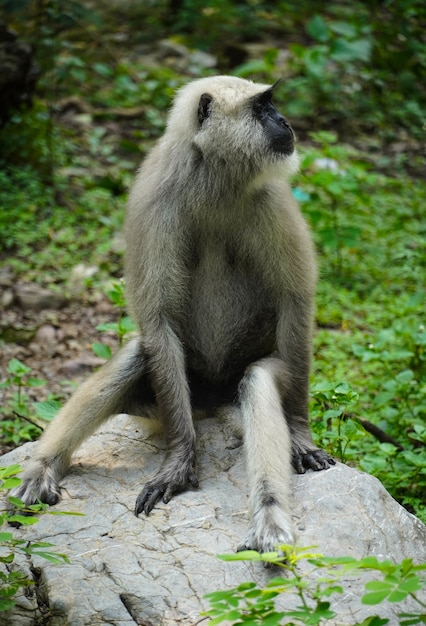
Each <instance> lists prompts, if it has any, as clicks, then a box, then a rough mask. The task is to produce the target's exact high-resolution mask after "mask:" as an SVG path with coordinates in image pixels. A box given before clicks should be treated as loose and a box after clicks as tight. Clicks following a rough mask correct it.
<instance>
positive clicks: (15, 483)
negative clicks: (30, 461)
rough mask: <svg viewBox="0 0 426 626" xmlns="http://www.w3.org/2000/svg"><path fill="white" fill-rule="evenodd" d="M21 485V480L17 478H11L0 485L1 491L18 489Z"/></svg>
mask: <svg viewBox="0 0 426 626" xmlns="http://www.w3.org/2000/svg"><path fill="white" fill-rule="evenodd" d="M21 483H22V480H21V479H20V478H17V477H11V478H7V479H6V480H5V481H4V482H3V484H2V486H1V487H2V489H13V488H14V487H19V485H20V484H21Z"/></svg>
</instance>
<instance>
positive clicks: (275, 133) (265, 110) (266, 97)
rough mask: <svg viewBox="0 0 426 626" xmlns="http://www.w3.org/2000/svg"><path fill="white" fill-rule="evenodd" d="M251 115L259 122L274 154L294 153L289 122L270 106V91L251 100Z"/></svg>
mask: <svg viewBox="0 0 426 626" xmlns="http://www.w3.org/2000/svg"><path fill="white" fill-rule="evenodd" d="M252 110H253V115H254V117H255V119H256V120H257V121H258V122H260V124H261V125H262V127H263V130H264V132H265V134H266V136H267V138H268V140H269V143H270V146H271V148H272V150H273V151H274V152H277V153H278V154H283V155H290V154H292V153H293V151H294V133H293V129H292V128H291V126H290V124H289V122H288V121H287V120H286V118H285V117H284V116H282V115H281V113H279V112H278V111H277V109H276V108H275V106H274V105H273V104H272V89H268V90H267V91H265V92H263V93H261V94H260V95H258V96H256V97H255V98H254V99H253V104H252Z"/></svg>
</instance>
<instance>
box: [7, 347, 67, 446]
mask: <svg viewBox="0 0 426 626" xmlns="http://www.w3.org/2000/svg"><path fill="white" fill-rule="evenodd" d="M7 372H8V377H7V378H6V380H4V381H3V382H1V383H0V388H2V389H8V390H9V391H10V393H9V394H8V397H7V399H6V402H4V403H3V405H2V407H1V409H0V414H3V418H2V419H1V420H0V432H1V436H2V440H3V442H4V443H14V444H19V443H21V442H22V441H28V440H32V439H35V438H36V437H37V436H38V435H39V434H40V430H43V422H40V421H39V419H38V418H40V419H41V420H43V421H50V420H52V419H53V417H54V416H55V415H56V413H57V411H58V410H59V408H60V406H61V403H60V402H58V401H57V400H55V399H54V398H50V399H48V400H46V401H44V402H33V401H32V400H31V399H30V397H29V396H28V393H27V392H26V390H29V389H32V388H33V387H41V386H44V385H45V384H46V381H45V380H41V379H39V378H34V377H33V376H31V368H30V367H28V366H27V365H25V364H24V363H22V362H21V361H19V359H16V358H13V359H11V360H10V361H9V363H8V366H7ZM14 390H16V391H14Z"/></svg>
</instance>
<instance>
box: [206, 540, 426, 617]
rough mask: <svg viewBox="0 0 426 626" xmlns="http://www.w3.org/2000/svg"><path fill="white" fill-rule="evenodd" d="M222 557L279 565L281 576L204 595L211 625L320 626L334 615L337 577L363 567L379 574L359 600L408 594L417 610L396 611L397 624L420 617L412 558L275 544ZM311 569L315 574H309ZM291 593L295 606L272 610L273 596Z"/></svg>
mask: <svg viewBox="0 0 426 626" xmlns="http://www.w3.org/2000/svg"><path fill="white" fill-rule="evenodd" d="M219 558H220V559H222V560H225V561H249V562H259V561H260V562H263V563H265V564H268V565H274V566H277V567H279V568H281V569H283V570H284V572H285V577H284V576H283V577H280V576H277V577H274V578H272V579H271V580H269V581H268V583H267V584H266V586H265V587H263V588H262V587H259V586H258V585H256V583H254V582H245V583H242V584H241V585H239V586H238V587H236V588H233V589H229V590H226V591H215V592H213V593H209V594H207V596H206V597H207V599H208V600H209V603H210V609H209V610H207V611H206V612H205V613H204V615H207V616H208V617H210V618H211V621H210V622H209V624H211V626H215V625H216V624H222V623H223V622H226V623H227V624H230V625H234V624H235V625H237V624H247V625H249V626H256V625H258V626H261V625H262V626H265V625H267V626H279V625H280V624H288V625H289V626H290V625H291V626H296V625H300V624H305V625H310V626H314V625H316V626H320V625H321V624H327V623H328V620H330V619H332V618H335V617H337V615H336V611H335V610H334V609H333V606H332V602H331V600H330V598H331V597H332V596H333V595H334V594H341V593H343V592H344V586H343V584H342V583H341V579H342V577H343V576H346V575H348V574H356V573H357V572H359V571H360V570H366V571H369V572H372V573H375V574H379V575H381V576H382V580H374V581H373V580H372V581H369V582H367V583H366V585H365V588H366V593H364V594H363V595H362V597H361V602H362V604H365V605H368V606H374V605H377V604H380V603H382V602H384V601H388V602H392V603H397V602H401V601H403V600H405V599H406V598H407V597H411V598H412V599H413V600H414V601H415V602H416V603H417V604H418V606H419V611H422V609H423V610H424V611H423V612H418V613H412V614H406V613H401V614H400V621H399V623H400V624H405V625H407V626H408V625H409V624H413V625H414V624H421V623H425V620H426V612H425V611H426V604H425V603H424V602H423V601H422V600H421V599H420V597H419V595H418V592H419V591H421V590H422V589H424V586H425V583H426V577H425V575H424V572H425V571H426V564H421V565H414V563H413V561H412V559H404V560H403V561H402V562H401V563H398V564H394V563H392V562H391V561H378V560H377V558H376V557H365V558H363V559H359V560H357V559H354V558H352V557H325V556H322V555H320V554H317V553H315V552H313V551H312V546H311V547H308V548H297V547H294V546H281V552H271V553H267V554H259V553H258V552H255V551H246V552H240V553H237V554H228V555H219ZM302 560H306V561H307V562H308V563H309V565H311V569H310V571H308V572H307V573H306V574H304V573H301V572H300V571H299V570H298V567H297V566H298V564H299V563H300V562H301V561H302ZM316 572H318V573H319V575H316V576H313V574H315V573H316ZM287 593H292V594H296V596H297V597H298V600H299V604H298V606H297V607H296V608H295V609H290V610H281V609H280V610H277V608H276V606H275V600H276V598H278V597H279V596H280V595H282V594H287ZM388 623H389V620H388V619H386V618H381V617H379V616H378V615H372V616H371V617H368V618H366V619H365V620H363V622H362V623H359V622H358V623H357V624H355V623H354V626H383V625H384V624H388Z"/></svg>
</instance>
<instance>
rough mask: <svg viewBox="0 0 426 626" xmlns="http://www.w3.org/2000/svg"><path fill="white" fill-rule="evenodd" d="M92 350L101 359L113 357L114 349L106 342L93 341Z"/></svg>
mask: <svg viewBox="0 0 426 626" xmlns="http://www.w3.org/2000/svg"><path fill="white" fill-rule="evenodd" d="M92 350H93V352H94V353H95V354H96V356H98V357H99V358H100V359H106V360H108V359H110V358H111V357H112V350H111V348H110V347H109V346H106V345H105V344H104V343H99V342H95V343H92Z"/></svg>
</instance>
